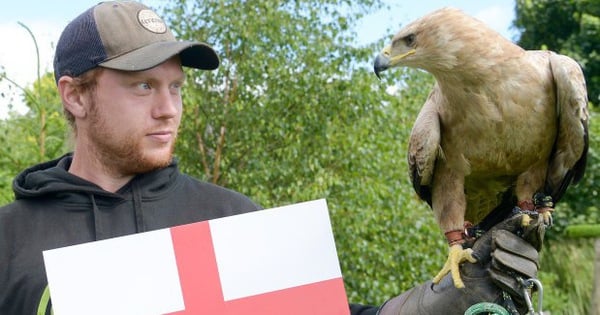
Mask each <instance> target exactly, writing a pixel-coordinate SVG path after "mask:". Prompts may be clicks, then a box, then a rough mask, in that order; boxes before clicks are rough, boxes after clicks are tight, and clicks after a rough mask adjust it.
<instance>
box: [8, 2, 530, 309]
mask: <svg viewBox="0 0 600 315" xmlns="http://www.w3.org/2000/svg"><path fill="white" fill-rule="evenodd" d="M218 65H219V59H218V57H217V54H216V53H215V51H214V50H213V49H212V48H211V47H209V46H208V45H206V44H204V43H199V42H180V41H177V40H176V39H175V38H174V37H173V35H172V34H171V32H170V31H169V29H168V28H167V26H166V25H165V23H164V22H163V20H162V19H161V18H160V17H159V16H158V15H156V14H155V13H154V12H153V11H151V10H150V9H148V8H147V7H145V6H143V5H142V4H139V3H136V2H106V3H101V4H98V5H97V6H94V7H92V8H90V9H89V10H87V11H85V12H84V13H82V14H81V15H80V16H78V17H77V18H76V19H74V20H73V21H72V22H71V23H70V24H69V25H68V26H67V27H66V28H65V30H64V31H63V33H62V35H61V37H60V39H59V41H58V44H57V47H56V54H55V60H54V71H55V79H56V83H57V86H58V91H59V93H60V96H61V99H62V102H63V106H64V112H65V116H66V118H67V120H68V121H69V123H70V125H71V127H72V129H73V131H74V134H75V147H74V151H73V153H71V154H67V155H65V156H63V157H60V158H58V159H56V160H53V161H49V162H46V163H42V164H39V165H36V166H33V167H31V168H29V169H26V170H25V171H23V172H22V173H21V174H19V175H18V176H17V177H16V178H15V180H14V185H13V186H14V191H15V196H16V200H15V201H14V202H13V203H11V204H9V205H6V206H4V207H2V208H0V314H2V315H29V314H51V312H52V311H51V310H52V305H51V298H50V296H49V291H48V283H47V280H46V275H45V270H44V264H43V258H42V251H43V250H47V249H53V248H58V247H63V246H67V245H74V244H80V243H84V242H90V241H95V240H102V239H106V238H112V237H117V236H122V235H127V234H133V233H140V232H144V231H150V230H156V229H161V228H167V227H172V226H176V225H181V224H186V223H191V222H198V221H203V220H208V219H214V218H218V217H224V216H229V215H234V214H240V213H244V212H249V211H256V210H259V209H260V207H259V206H258V205H256V204H255V203H254V202H252V201H251V200H250V199H248V198H247V197H245V196H243V195H241V194H239V193H237V192H234V191H231V190H228V189H225V188H222V187H218V186H215V185H211V184H208V183H204V182H200V181H198V180H195V179H193V178H191V177H189V176H187V175H184V174H181V173H180V172H179V171H178V168H177V163H176V161H174V160H173V157H172V154H173V148H174V145H175V139H176V136H177V131H178V127H179V124H180V120H181V115H182V106H183V105H182V98H181V87H182V85H183V83H184V81H185V75H184V73H183V71H182V66H186V67H192V68H198V69H204V70H213V69H216V68H217V67H218ZM506 222H509V221H506ZM505 225H506V224H505ZM516 226H517V225H515V224H514V222H513V223H511V224H508V225H506V226H505V229H506V230H514V229H515V227H516ZM486 235H487V236H489V237H487V238H481V240H482V241H481V242H480V241H478V243H476V247H477V244H480V245H481V246H479V247H480V248H481V250H480V251H476V252H479V253H480V255H481V258H482V259H481V262H482V263H481V264H471V265H470V266H465V269H467V271H466V275H469V274H470V275H472V277H471V278H470V279H467V280H466V281H465V282H466V283H467V286H469V285H472V286H471V287H470V288H471V291H460V290H457V289H453V286H444V284H443V283H442V284H441V285H440V286H435V287H433V286H431V285H430V284H428V283H426V284H424V285H422V286H420V287H417V288H415V289H413V290H411V291H410V292H408V293H407V294H405V295H401V296H399V297H397V298H394V299H392V300H390V301H389V302H388V303H386V304H385V305H384V306H383V307H382V308H381V310H378V308H377V307H369V306H362V305H351V307H350V308H351V310H352V314H361V315H363V314H364V315H366V314H375V313H376V312H378V311H379V313H380V314H384V315H385V314H415V312H416V310H417V309H418V310H419V312H421V311H423V310H426V311H427V314H430V313H431V314H433V313H436V312H440V310H443V312H444V313H448V312H447V311H448V310H450V313H453V312H454V310H456V311H457V312H461V311H462V312H464V309H465V308H466V306H468V305H470V304H473V303H475V302H477V301H498V300H499V297H500V293H501V292H502V290H501V289H499V288H498V287H496V286H495V285H493V284H492V282H491V280H490V279H491V278H490V276H489V274H490V273H489V272H488V270H489V266H490V263H491V261H490V259H489V257H490V252H491V250H492V249H491V248H492V247H491V246H492V245H491V244H492V243H494V242H496V243H498V244H500V243H502V242H497V241H496V238H493V237H492V234H491V233H487V234H486ZM510 235H513V236H514V238H516V239H518V240H521V239H520V238H519V237H517V236H515V235H514V234H512V233H510ZM509 238H510V237H509ZM514 242H515V241H514V240H513V239H512V238H511V241H509V242H507V245H502V247H505V248H508V253H509V254H508V255H509V257H510V256H511V255H514V253H513V252H511V251H510V249H511V248H513V247H514V246H513V244H514ZM516 242H519V241H516ZM519 244H520V243H519ZM521 246H523V245H522V244H521ZM524 246H525V247H526V248H530V249H531V248H532V247H531V245H528V244H526V245H524ZM533 252H535V254H537V251H536V250H535V249H533ZM536 257H537V256H536V255H529V256H527V259H528V260H529V261H533V262H536V259H537V258H536ZM483 262H486V263H483ZM515 268H518V267H514V266H513V265H511V264H510V263H508V264H507V267H505V268H504V270H508V271H509V272H511V271H512V270H514V269H515ZM533 269H535V270H533V271H532V272H533V274H535V272H536V271H537V266H536V267H535V268H533ZM513 287H514V286H513ZM509 288H510V285H509ZM517 295H518V294H517ZM415 297H417V298H418V299H416V298H415ZM419 297H426V299H425V300H424V302H425V303H426V308H422V303H423V299H421V298H419ZM456 299H463V300H464V302H463V303H459V304H461V305H460V306H459V307H458V308H454V309H453V308H452V307H451V306H450V304H456ZM459 309H460V311H459ZM282 314H285V310H282Z"/></svg>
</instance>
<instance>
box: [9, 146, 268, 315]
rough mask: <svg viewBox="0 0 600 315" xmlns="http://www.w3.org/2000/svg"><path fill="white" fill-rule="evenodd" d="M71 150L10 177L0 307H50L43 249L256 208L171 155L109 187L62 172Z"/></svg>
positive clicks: (18, 314)
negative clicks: (166, 162)
mask: <svg viewBox="0 0 600 315" xmlns="http://www.w3.org/2000/svg"><path fill="white" fill-rule="evenodd" d="M71 158H72V156H71V155H70V154H69V155H65V156H63V157H62V158H59V159H57V160H54V161H50V162H46V163H42V164H39V165H36V166H34V167H31V168H29V169H27V170H25V171H23V172H22V173H21V174H19V175H18V176H17V177H16V178H15V180H14V182H13V189H14V192H15V198H16V200H15V201H14V202H13V203H11V204H8V205H6V206H4V207H1V208H0V314H1V315H29V314H31V315H34V314H50V306H49V304H48V303H49V302H48V297H47V292H46V290H47V280H46V273H45V269H44V263H43V258H42V251H44V250H47V249H54V248H58V247H63V246H68V245H75V244H80V243H84V242H90V241H95V240H101V239H106V238H112V237H117V236H122V235H127V234H133V233H139V232H144V231H150V230H156V229H161V228H167V227H172V226H176V225H181V224H187V223H192V222H198V221H204V220H209V219H214V218H220V217H224V216H229V215H234V214H240V213H244V212H249V211H254V210H258V209H259V206H257V205H256V204H255V203H253V202H252V201H251V200H250V199H248V198H247V197H245V196H243V195H241V194H239V193H237V192H234V191H231V190H228V189H225V188H222V187H219V186H216V185H212V184H209V183H205V182H201V181H198V180H195V179H193V178H191V177H189V176H187V175H184V174H181V173H180V172H179V170H178V168H177V164H176V162H173V163H172V164H171V165H170V166H168V167H166V168H164V169H160V170H157V171H153V172H150V173H147V174H143V175H138V176H136V177H134V178H133V179H132V180H131V181H130V182H129V183H128V184H126V185H125V186H124V187H122V188H121V189H119V191H117V192H115V193H111V192H107V191H105V190H103V189H102V188H100V187H99V186H97V185H95V184H93V183H91V182H88V181H86V180H84V179H81V178H79V177H77V176H74V175H72V174H70V173H69V172H68V171H67V170H68V169H69V165H70V164H71ZM44 292H46V295H45V294H44Z"/></svg>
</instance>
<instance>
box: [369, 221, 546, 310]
mask: <svg viewBox="0 0 600 315" xmlns="http://www.w3.org/2000/svg"><path fill="white" fill-rule="evenodd" d="M530 216H531V215H530ZM531 217H532V220H531V222H529V224H527V225H525V226H524V223H523V222H524V214H521V213H519V214H516V215H514V216H512V217H510V218H508V219H506V220H504V221H502V222H500V223H498V224H496V225H495V226H494V227H492V228H491V229H489V230H488V231H487V232H485V233H484V234H483V235H481V236H480V237H478V238H477V239H476V240H475V242H474V244H473V247H472V248H473V253H474V255H476V258H477V259H478V261H477V263H464V264H463V265H461V271H460V274H461V276H462V279H463V280H464V283H465V288H463V289H457V288H456V287H455V286H454V284H453V282H452V277H451V276H450V274H448V275H446V276H445V277H444V278H443V279H442V281H440V283H439V284H437V285H435V284H433V283H432V282H431V281H428V282H425V283H423V284H422V285H420V286H417V287H414V288H412V289H411V290H409V291H407V292H404V293H403V294H401V295H399V296H397V297H394V298H392V299H390V300H388V301H387V302H386V303H384V304H383V305H382V306H381V307H380V309H379V311H378V313H377V314H379V315H433V314H436V315H437V314H449V315H452V314H457V315H458V314H460V315H463V314H465V311H466V310H467V309H468V308H469V307H471V306H472V305H475V304H477V303H481V302H491V303H496V304H498V305H501V306H502V307H504V308H505V309H506V310H508V311H509V312H510V313H512V314H525V313H527V311H528V306H527V305H526V303H525V302H526V300H525V296H524V294H525V292H524V290H523V286H522V285H521V284H520V282H519V280H518V279H519V278H521V279H530V278H534V279H535V278H536V276H537V271H538V267H539V264H538V251H539V250H540V249H541V247H542V243H543V239H544V232H545V225H544V223H543V218H542V217H541V216H531ZM525 218H527V217H525Z"/></svg>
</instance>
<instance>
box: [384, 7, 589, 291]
mask: <svg viewBox="0 0 600 315" xmlns="http://www.w3.org/2000/svg"><path fill="white" fill-rule="evenodd" d="M393 67H411V68H418V69H422V70H424V71H426V72H428V73H430V74H431V75H433V77H434V78H435V81H436V82H435V85H434V86H433V88H432V90H431V92H430V94H429V96H428V98H427V100H426V101H425V104H424V105H423V107H422V108H421V110H420V112H419V114H418V116H417V118H416V120H415V122H414V126H413V128H412V131H411V134H410V139H409V148H408V162H409V169H410V171H409V175H410V179H411V181H412V184H413V187H414V189H415V191H416V192H417V194H418V195H419V197H420V198H421V199H423V200H425V201H426V202H427V203H428V204H429V205H430V206H431V208H432V209H433V213H434V217H435V219H436V222H437V224H438V225H439V227H440V229H441V230H442V231H443V232H444V234H445V235H446V238H447V240H448V244H449V255H448V260H447V261H446V263H445V264H444V267H443V268H442V270H441V271H440V272H439V273H438V274H437V275H436V276H435V277H434V279H433V282H434V283H438V282H439V281H440V280H441V279H442V278H443V276H445V275H446V274H447V273H449V272H450V273H451V275H452V280H453V282H454V285H455V286H456V287H457V288H463V287H464V283H463V282H462V279H461V278H460V272H459V265H460V264H462V263H464V262H466V261H469V262H476V261H477V257H474V255H473V253H472V251H471V250H470V249H469V248H468V246H467V244H468V243H469V242H467V239H468V238H469V237H470V236H469V235H468V233H466V232H465V231H467V229H466V227H468V226H471V225H476V226H478V227H480V228H482V229H484V230H485V229H488V228H489V227H491V226H492V225H494V224H495V223H497V222H499V221H500V220H502V219H504V218H506V217H507V216H509V215H510V214H511V213H512V212H513V211H514V209H517V208H518V209H520V211H523V212H530V213H536V214H539V213H541V212H543V214H542V215H539V216H538V218H541V219H543V220H544V221H545V223H546V224H550V223H551V215H550V211H552V210H553V209H552V208H551V207H552V206H553V204H554V203H556V202H558V201H559V200H560V198H561V197H562V196H563V194H564V193H565V190H566V189H567V187H568V186H569V185H570V184H572V183H577V182H579V181H580V180H581V178H582V177H583V174H584V171H585V166H586V156H587V152H588V120H589V112H588V108H587V105H588V99H587V92H586V85H585V79H584V76H583V73H582V69H581V67H580V66H579V64H578V63H577V62H576V61H575V60H573V59H572V58H570V57H568V56H565V55H561V54H558V53H555V52H551V51H547V50H525V49H523V48H521V47H519V46H518V45H516V44H514V43H512V42H511V41H509V40H508V39H506V38H504V37H503V36H502V35H501V34H499V33H497V32H496V31H494V30H492V29H491V28H489V27H488V26H486V25H485V24H484V23H483V22H481V21H480V20H477V19H475V18H473V17H471V16H469V15H467V14H465V13H463V12H462V11H461V10H458V9H455V8H448V7H447V8H442V9H439V10H436V11H433V12H431V13H430V14H427V15H425V16H423V17H421V18H419V19H417V20H415V21H414V22H411V23H410V24H408V25H406V26H405V27H403V28H402V29H401V30H400V31H399V32H398V33H396V35H394V36H393V38H392V41H391V44H389V45H388V46H386V47H385V48H383V50H382V51H381V52H380V53H379V54H378V55H377V57H376V58H375V61H374V71H375V74H376V75H377V76H378V77H379V76H380V73H381V72H382V71H384V70H387V69H390V68H393ZM534 196H535V197H536V198H537V196H541V197H542V198H541V199H540V200H543V202H539V203H536V201H535V198H534ZM544 196H546V197H545V198H544ZM549 198H551V201H550V202H549V201H548V200H549ZM536 210H537V212H536ZM542 210H543V211H542ZM523 224H527V222H524V223H523ZM465 242H466V243H465Z"/></svg>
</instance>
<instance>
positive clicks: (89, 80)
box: [63, 67, 104, 133]
mask: <svg viewBox="0 0 600 315" xmlns="http://www.w3.org/2000/svg"><path fill="white" fill-rule="evenodd" d="M103 70H104V69H103V68H102V67H96V68H93V69H91V70H88V71H86V72H84V73H83V74H81V75H79V76H77V77H73V81H72V82H71V84H73V86H74V87H75V89H76V90H77V92H78V93H79V94H84V93H90V97H95V96H94V93H95V92H96V83H97V82H98V76H100V74H101V73H102V71H103ZM63 113H64V115H65V118H66V119H67V122H68V123H69V125H70V126H71V129H72V130H73V131H74V132H75V133H77V126H76V125H75V116H73V114H71V112H69V111H68V110H67V109H66V108H65V107H63Z"/></svg>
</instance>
